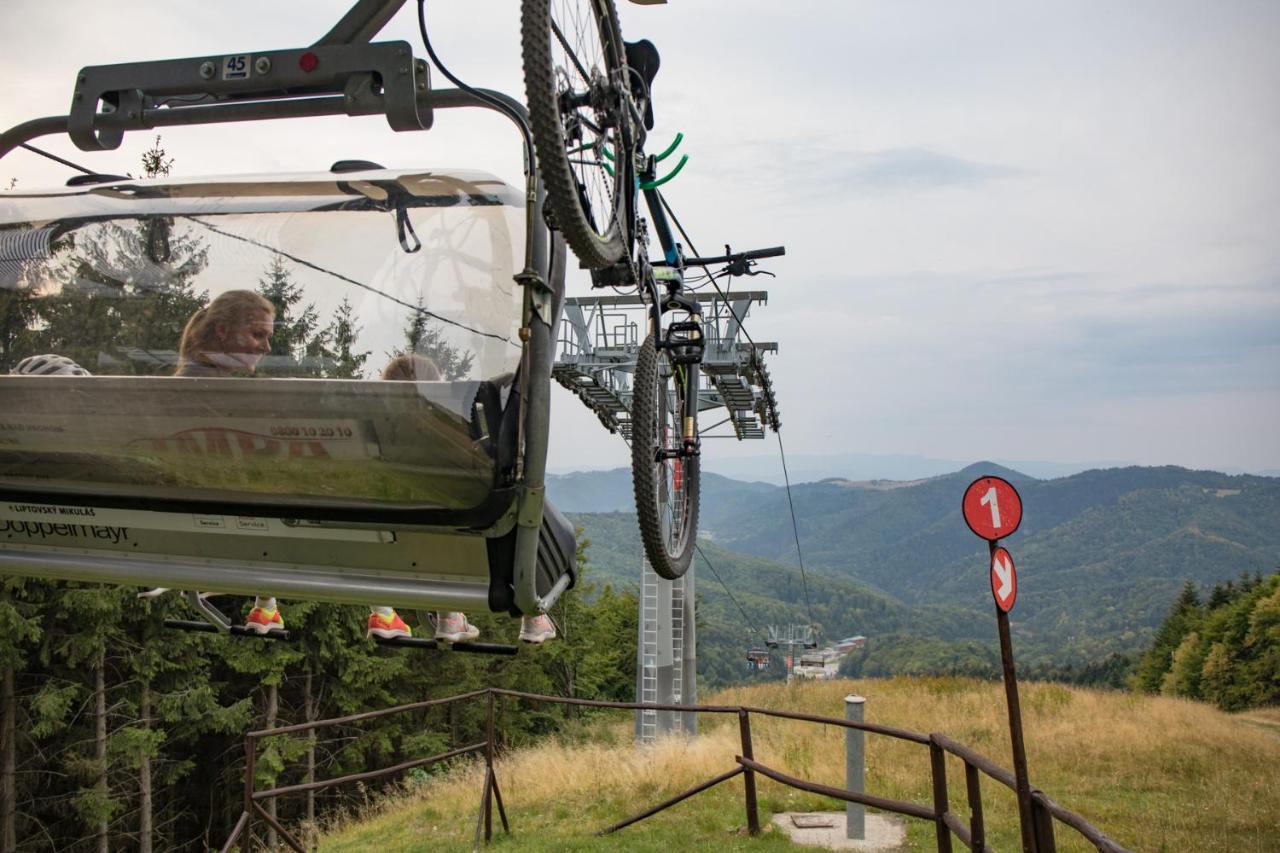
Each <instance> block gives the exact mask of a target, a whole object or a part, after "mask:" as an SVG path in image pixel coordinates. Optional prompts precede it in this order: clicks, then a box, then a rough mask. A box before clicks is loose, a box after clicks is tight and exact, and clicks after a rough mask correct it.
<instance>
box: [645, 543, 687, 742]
mask: <svg viewBox="0 0 1280 853" xmlns="http://www.w3.org/2000/svg"><path fill="white" fill-rule="evenodd" d="M693 602H694V580H693V566H689V570H688V571H687V572H685V573H684V575H683V576H681V577H679V578H677V579H676V580H674V581H664V580H662V579H661V578H659V577H658V575H657V574H656V573H655V572H654V571H653V569H652V568H650V567H649V561H648V560H645V561H644V565H643V566H642V567H641V569H640V625H639V638H638V639H639V642H638V643H637V644H636V701H637V702H655V703H660V704H664V705H696V704H697V703H698V638H697V629H696V626H695V624H694V603H693ZM675 732H679V733H682V734H686V735H695V734H697V733H698V715H697V714H696V713H694V712H693V711H686V712H678V711H636V742H637V743H653V742H654V741H656V740H657V739H658V735H660V734H671V733H675Z"/></svg>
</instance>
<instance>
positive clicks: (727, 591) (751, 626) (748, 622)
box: [693, 542, 764, 641]
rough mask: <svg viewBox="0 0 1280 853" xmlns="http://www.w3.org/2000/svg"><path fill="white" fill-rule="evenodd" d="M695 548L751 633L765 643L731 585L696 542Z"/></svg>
mask: <svg viewBox="0 0 1280 853" xmlns="http://www.w3.org/2000/svg"><path fill="white" fill-rule="evenodd" d="M693 548H694V550H695V551H697V552H698V556H699V557H701V558H702V562H704V563H706V564H707V568H708V569H710V570H711V574H712V575H714V576H715V579H716V580H718V581H720V586H722V587H724V592H725V595H727V596H729V600H730V601H732V602H733V604H734V606H735V607H737V608H738V612H739V613H741V614H742V621H743V622H745V623H746V625H747V628H749V629H750V630H751V633H753V634H755V635H756V636H757V637H760V638H761V640H762V641H763V640H764V634H763V633H762V632H761V631H760V629H759V628H758V627H756V625H755V623H754V622H752V621H751V617H750V616H748V615H747V611H746V610H744V609H743V607H742V605H741V604H739V603H738V599H737V598H735V597H734V595H733V592H732V591H730V589H729V585H728V584H726V583H725V582H724V579H723V578H722V577H720V573H719V572H717V571H716V567H715V566H713V565H712V564H711V561H710V560H708V559H707V555H706V554H704V553H703V552H702V547H701V546H700V545H698V544H697V543H696V542H695V543H694V545H693Z"/></svg>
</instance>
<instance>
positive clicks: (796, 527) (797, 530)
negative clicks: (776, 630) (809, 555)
mask: <svg viewBox="0 0 1280 853" xmlns="http://www.w3.org/2000/svg"><path fill="white" fill-rule="evenodd" d="M773 434H774V435H776V436H777V437H778V453H779V454H780V455H781V456H782V479H783V481H784V482H785V483H786V484H787V506H788V507H789V508H790V509H791V530H792V532H793V533H795V536H796V558H797V559H798V560H799V561H800V586H801V588H803V589H804V608H805V611H806V612H808V614H809V624H810V625H816V624H817V623H816V622H814V621H813V606H812V605H811V604H810V603H809V581H808V579H807V578H806V577H805V574H804V554H803V553H802V552H801V550H800V527H799V525H797V524H796V505H795V503H793V502H792V500H791V476H790V475H789V474H787V452H786V451H785V450H783V448H782V433H781V432H779V431H778V430H776V429H775V430H774V431H773Z"/></svg>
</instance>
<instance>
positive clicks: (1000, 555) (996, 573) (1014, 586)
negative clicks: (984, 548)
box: [991, 548, 1018, 613]
mask: <svg viewBox="0 0 1280 853" xmlns="http://www.w3.org/2000/svg"><path fill="white" fill-rule="evenodd" d="M991 595H992V596H993V597H994V598H995V600H996V607H999V608H1000V609H1001V610H1003V611H1004V612H1005V613H1008V612H1009V611H1010V610H1012V609H1013V603H1014V601H1016V600H1017V598H1018V572H1017V569H1015V568H1014V567H1013V557H1012V556H1010V555H1009V552H1008V551H1006V550H1005V549H1003V548H997V549H995V551H993V552H991Z"/></svg>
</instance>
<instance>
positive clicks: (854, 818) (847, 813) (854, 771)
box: [844, 695, 867, 841]
mask: <svg viewBox="0 0 1280 853" xmlns="http://www.w3.org/2000/svg"><path fill="white" fill-rule="evenodd" d="M866 701H867V700H866V699H864V698H862V697H861V696H855V695H850V696H846V697H844V718H845V719H846V720H849V721H851V722H855V723H860V722H862V717H863V706H864V705H865V704H866ZM844 732H845V734H844V776H845V788H846V789H847V790H849V791H853V792H855V793H858V794H862V793H865V792H866V780H865V779H864V778H863V772H864V768H865V767H866V750H865V748H864V746H863V739H864V735H865V733H864V732H863V731H862V729H845V730H844ZM866 815H867V807H866V806H864V805H862V803H845V805H844V818H845V838H852V839H856V840H858V841H861V840H863V839H865V838H866V837H867V824H866V819H867V818H866Z"/></svg>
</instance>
